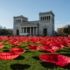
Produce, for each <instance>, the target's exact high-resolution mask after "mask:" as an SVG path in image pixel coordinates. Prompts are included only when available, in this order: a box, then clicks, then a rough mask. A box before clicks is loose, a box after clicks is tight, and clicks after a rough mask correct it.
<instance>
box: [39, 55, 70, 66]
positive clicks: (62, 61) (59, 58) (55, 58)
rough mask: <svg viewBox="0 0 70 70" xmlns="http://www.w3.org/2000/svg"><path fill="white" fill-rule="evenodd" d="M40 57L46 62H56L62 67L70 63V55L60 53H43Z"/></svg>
mask: <svg viewBox="0 0 70 70" xmlns="http://www.w3.org/2000/svg"><path fill="white" fill-rule="evenodd" d="M39 58H40V60H42V61H44V62H50V63H54V64H56V65H58V66H61V67H63V66H65V65H67V64H69V63H70V57H67V56H63V55H60V54H41V55H40V56H39Z"/></svg>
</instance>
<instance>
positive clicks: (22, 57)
mask: <svg viewBox="0 0 70 70" xmlns="http://www.w3.org/2000/svg"><path fill="white" fill-rule="evenodd" d="M23 59H25V57H24V56H19V57H18V58H15V60H23Z"/></svg>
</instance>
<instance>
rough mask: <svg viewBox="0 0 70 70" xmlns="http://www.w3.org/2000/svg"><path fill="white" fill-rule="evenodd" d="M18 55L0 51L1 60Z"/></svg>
mask: <svg viewBox="0 0 70 70" xmlns="http://www.w3.org/2000/svg"><path fill="white" fill-rule="evenodd" d="M18 56H19V55H18V54H15V53H12V52H1V53H0V59H1V60H11V59H15V58H17V57H18Z"/></svg>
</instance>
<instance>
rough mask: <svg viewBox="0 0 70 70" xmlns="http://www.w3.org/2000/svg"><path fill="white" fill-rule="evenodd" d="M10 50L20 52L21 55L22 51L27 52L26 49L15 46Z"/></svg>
mask: <svg viewBox="0 0 70 70" xmlns="http://www.w3.org/2000/svg"><path fill="white" fill-rule="evenodd" d="M10 51H11V52H13V53H15V54H18V55H21V54H22V53H24V52H25V50H24V49H22V48H17V47H15V48H11V50H10Z"/></svg>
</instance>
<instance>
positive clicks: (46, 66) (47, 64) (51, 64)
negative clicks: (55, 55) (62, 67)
mask: <svg viewBox="0 0 70 70" xmlns="http://www.w3.org/2000/svg"><path fill="white" fill-rule="evenodd" d="M40 64H41V65H42V66H43V67H44V68H47V69H48V68H50V69H51V70H52V69H55V68H57V66H56V65H55V64H53V63H49V62H40Z"/></svg>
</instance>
